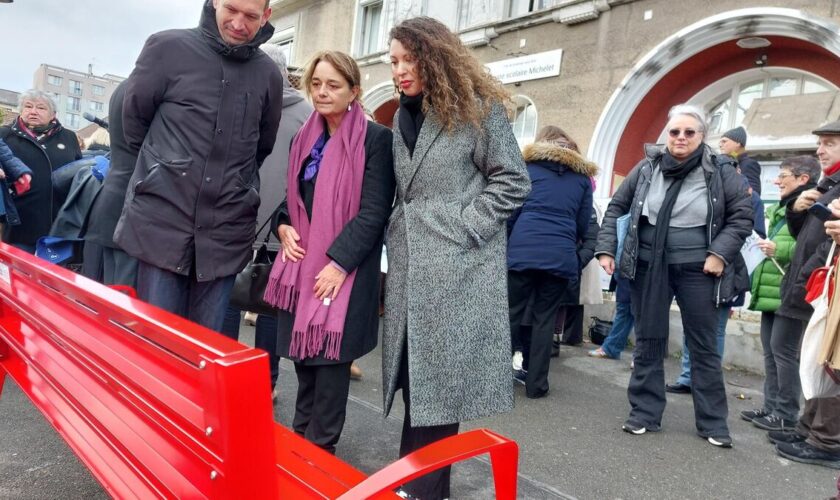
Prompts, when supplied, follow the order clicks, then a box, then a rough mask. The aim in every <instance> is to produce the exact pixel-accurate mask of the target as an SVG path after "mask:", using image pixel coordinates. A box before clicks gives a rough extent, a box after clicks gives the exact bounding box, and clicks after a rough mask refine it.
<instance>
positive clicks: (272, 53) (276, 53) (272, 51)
mask: <svg viewBox="0 0 840 500" xmlns="http://www.w3.org/2000/svg"><path fill="white" fill-rule="evenodd" d="M260 49H262V51H263V52H265V54H266V55H267V56H268V57H269V58H270V59H271V60H272V61H274V64H276V65H277V67H278V68H280V74H281V75H283V80H288V79H289V68H288V65H287V63H286V54H284V53H283V49H281V48H280V47H279V46H277V45H274V44H273V43H264V44H262V45H260Z"/></svg>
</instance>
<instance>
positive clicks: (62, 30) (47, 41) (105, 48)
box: [0, 0, 203, 92]
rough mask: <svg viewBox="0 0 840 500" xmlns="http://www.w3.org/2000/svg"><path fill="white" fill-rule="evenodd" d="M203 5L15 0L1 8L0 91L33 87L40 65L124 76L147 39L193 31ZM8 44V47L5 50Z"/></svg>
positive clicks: (154, 0)
mask: <svg viewBox="0 0 840 500" xmlns="http://www.w3.org/2000/svg"><path fill="white" fill-rule="evenodd" d="M202 5H203V1H202V0H72V1H71V0H14V3H11V4H0V26H2V30H0V32H2V33H3V40H4V41H5V43H6V50H4V51H3V55H2V56H0V89H7V90H14V91H16V92H20V91H23V90H27V89H29V88H30V87H32V76H33V74H34V73H35V70H36V69H38V66H39V65H41V64H42V63H46V64H52V65H54V66H61V67H63V68H70V69H75V70H78V71H84V72H86V71H87V68H88V64H93V72H94V74H96V75H103V74H105V73H112V74H115V75H119V76H128V74H129V73H130V72H131V70H132V69H133V68H134V61H135V60H136V59H137V56H138V55H139V54H140V49H142V48H143V43H144V42H145V41H146V38H147V37H148V36H149V35H150V34H152V33H155V32H157V31H161V30H164V29H169V28H189V27H194V26H196V25H198V18H199V16H200V15H201V6H202ZM9 44H11V45H9Z"/></svg>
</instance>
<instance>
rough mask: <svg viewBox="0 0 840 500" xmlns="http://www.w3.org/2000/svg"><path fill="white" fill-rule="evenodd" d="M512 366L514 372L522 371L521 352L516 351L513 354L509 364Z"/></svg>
mask: <svg viewBox="0 0 840 500" xmlns="http://www.w3.org/2000/svg"><path fill="white" fill-rule="evenodd" d="M510 364H511V365H512V366H513V369H514V370H521V369H522V352H521V351H516V352H514V353H513V360H512V361H511V363H510Z"/></svg>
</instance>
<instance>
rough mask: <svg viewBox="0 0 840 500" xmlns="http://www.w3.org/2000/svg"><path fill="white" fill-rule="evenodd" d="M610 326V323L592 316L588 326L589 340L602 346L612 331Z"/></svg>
mask: <svg viewBox="0 0 840 500" xmlns="http://www.w3.org/2000/svg"><path fill="white" fill-rule="evenodd" d="M612 325H613V324H612V321H604V320H603V319H598V318H596V317H595V316H592V323H590V324H589V340H591V341H592V343H593V344H596V345H601V344H603V343H604V341H605V340H606V339H607V337H608V336H609V334H610V330H612Z"/></svg>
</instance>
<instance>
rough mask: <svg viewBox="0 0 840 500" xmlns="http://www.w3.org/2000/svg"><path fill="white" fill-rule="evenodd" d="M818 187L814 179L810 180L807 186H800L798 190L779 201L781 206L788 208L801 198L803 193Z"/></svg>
mask: <svg viewBox="0 0 840 500" xmlns="http://www.w3.org/2000/svg"><path fill="white" fill-rule="evenodd" d="M815 187H817V183H816V181H814V180H813V179H808V182H807V183H806V184H805V185H802V186H799V187H798V188H796V189H794V190H793V191H791V192H790V193H788V195H787V196H784V197H782V199H781V200H779V205H781V206H784V207H787V206H788V204H789V203H791V202H794V201H796V199H797V198H799V195H800V194H802V191H807V190H809V189H814V188H815Z"/></svg>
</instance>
